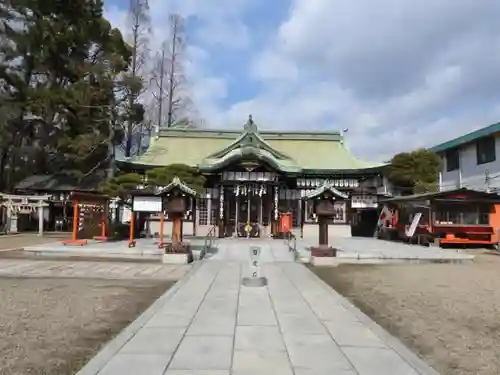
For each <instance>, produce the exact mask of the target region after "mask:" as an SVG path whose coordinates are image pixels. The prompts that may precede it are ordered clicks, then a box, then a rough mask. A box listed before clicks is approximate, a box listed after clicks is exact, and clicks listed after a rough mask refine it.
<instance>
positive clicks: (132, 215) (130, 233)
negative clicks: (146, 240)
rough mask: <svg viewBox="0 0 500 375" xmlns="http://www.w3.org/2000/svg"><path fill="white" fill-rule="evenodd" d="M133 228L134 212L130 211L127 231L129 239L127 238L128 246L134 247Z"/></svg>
mask: <svg viewBox="0 0 500 375" xmlns="http://www.w3.org/2000/svg"><path fill="white" fill-rule="evenodd" d="M134 229H135V212H134V211H131V212H130V232H129V239H128V247H135V240H134Z"/></svg>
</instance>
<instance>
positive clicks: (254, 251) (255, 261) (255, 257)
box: [250, 246, 260, 279]
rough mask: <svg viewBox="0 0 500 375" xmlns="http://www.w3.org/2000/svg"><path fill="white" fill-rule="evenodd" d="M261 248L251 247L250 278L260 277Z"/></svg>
mask: <svg viewBox="0 0 500 375" xmlns="http://www.w3.org/2000/svg"><path fill="white" fill-rule="evenodd" d="M259 258H260V247H258V246H251V247H250V262H251V263H250V278H251V279H256V278H259V277H260V264H259Z"/></svg>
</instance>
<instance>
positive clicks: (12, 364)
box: [0, 278, 174, 375]
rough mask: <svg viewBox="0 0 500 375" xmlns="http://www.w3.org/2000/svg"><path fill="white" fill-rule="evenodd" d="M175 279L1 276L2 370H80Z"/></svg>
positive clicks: (60, 373) (64, 373)
mask: <svg viewBox="0 0 500 375" xmlns="http://www.w3.org/2000/svg"><path fill="white" fill-rule="evenodd" d="M173 283H174V281H169V280H156V281H155V280H97V279H76V278H75V279H67V278H0V301H1V304H0V353H2V354H1V357H0V359H1V360H0V374H2V375H28V374H35V375H42V374H43V375H71V374H75V373H76V372H77V371H78V370H79V369H80V367H82V365H83V364H84V363H85V362H86V361H87V360H88V359H90V358H91V357H92V356H93V355H94V354H95V353H96V352H97V351H98V350H99V349H100V348H101V346H102V345H103V344H104V343H106V342H107V341H109V340H110V339H111V338H112V337H114V336H115V335H116V334H117V333H118V332H119V331H121V330H122V329H123V328H124V327H125V326H127V325H128V324H129V323H130V322H132V321H133V320H134V319H135V318H136V317H137V316H138V315H139V314H140V313H141V312H142V311H144V310H145V309H146V308H147V307H148V306H149V305H150V304H151V303H152V302H153V301H155V300H156V299H157V298H158V297H159V296H160V295H162V294H163V293H164V292H165V290H167V289H168V288H169V287H170V286H172V284H173Z"/></svg>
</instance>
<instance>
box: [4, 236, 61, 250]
mask: <svg viewBox="0 0 500 375" xmlns="http://www.w3.org/2000/svg"><path fill="white" fill-rule="evenodd" d="M69 237H70V234H68V233H50V234H48V235H46V236H41V237H40V236H38V235H37V234H36V233H20V234H11V235H1V236H0V251H5V250H8V249H20V248H23V247H24V246H33V245H40V244H43V243H48V242H56V241H59V240H60V239H63V238H69Z"/></svg>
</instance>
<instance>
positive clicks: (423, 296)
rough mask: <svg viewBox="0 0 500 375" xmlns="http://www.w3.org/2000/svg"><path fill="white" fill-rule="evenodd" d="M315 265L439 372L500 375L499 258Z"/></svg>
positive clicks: (489, 256)
mask: <svg viewBox="0 0 500 375" xmlns="http://www.w3.org/2000/svg"><path fill="white" fill-rule="evenodd" d="M311 269H312V270H313V271H314V272H315V273H316V274H317V275H318V276H319V277H320V278H322V279H323V280H324V281H326V282H327V283H328V284H329V285H331V286H332V287H333V288H335V289H336V290H337V291H338V292H340V293H342V294H343V295H344V296H346V297H347V298H349V299H350V300H351V301H352V302H353V303H354V304H355V305H357V306H358V307H359V308H360V309H361V310H363V311H364V312H365V313H366V314H367V315H369V316H370V317H371V318H372V319H374V320H375V321H376V322H378V323H379V324H380V325H382V326H383V327H384V328H386V329H387V330H388V331H389V332H391V333H392V334H393V335H394V336H396V337H399V338H400V339H401V340H402V341H403V342H404V343H405V344H406V345H407V346H408V347H410V348H412V349H413V350H414V351H415V352H416V353H417V354H418V355H419V356H420V357H422V358H424V359H425V360H426V361H427V362H428V363H429V364H430V365H431V366H432V367H434V368H435V369H436V370H437V371H438V372H440V373H441V374H442V375H470V374H474V375H493V374H500V351H499V350H498V348H499V347H500V256H498V255H479V256H478V257H477V259H476V261H475V262H474V263H472V264H471V263H469V264H420V265H376V266H375V265H341V266H339V267H337V268H327V267H322V268H321V267H317V268H311Z"/></svg>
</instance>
